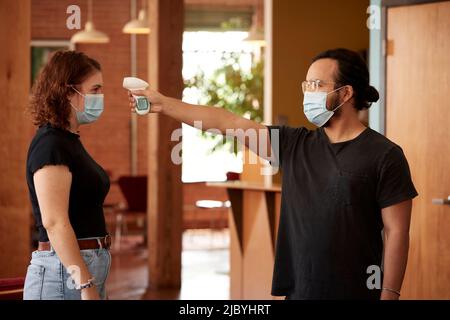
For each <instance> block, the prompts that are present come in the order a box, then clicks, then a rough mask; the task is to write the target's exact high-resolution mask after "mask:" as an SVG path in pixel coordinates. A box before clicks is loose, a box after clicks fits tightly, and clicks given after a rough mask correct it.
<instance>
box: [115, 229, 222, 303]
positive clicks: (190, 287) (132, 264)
mask: <svg viewBox="0 0 450 320" xmlns="http://www.w3.org/2000/svg"><path fill="white" fill-rule="evenodd" d="M141 243H142V238H141V237H139V236H129V237H124V238H123V240H122V243H121V248H120V250H114V249H113V250H112V257H113V262H112V265H111V272H110V275H109V278H108V282H107V291H108V296H109V299H111V300H149V299H181V300H228V299H229V282H230V278H229V232H228V229H224V230H210V229H202V230H187V231H185V232H184V234H183V252H182V285H181V290H168V291H161V290H159V291H148V290H147V279H148V276H147V249H146V248H145V247H144V246H143V245H142V244H141Z"/></svg>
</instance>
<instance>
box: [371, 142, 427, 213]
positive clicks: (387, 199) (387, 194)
mask: <svg viewBox="0 0 450 320" xmlns="http://www.w3.org/2000/svg"><path fill="white" fill-rule="evenodd" d="M417 195H418V193H417V191H416V188H415V187H414V184H413V182H412V179H411V172H410V170H409V166H408V161H407V160H406V157H405V155H404V154H403V151H402V149H401V148H400V147H399V146H395V147H393V148H392V149H390V150H389V151H388V152H387V153H386V155H385V157H384V159H383V160H382V163H381V165H380V169H379V174H378V185H377V202H378V204H379V206H380V208H386V207H389V206H392V205H394V204H397V203H400V202H402V201H405V200H409V199H413V198H415V197H416V196H417Z"/></svg>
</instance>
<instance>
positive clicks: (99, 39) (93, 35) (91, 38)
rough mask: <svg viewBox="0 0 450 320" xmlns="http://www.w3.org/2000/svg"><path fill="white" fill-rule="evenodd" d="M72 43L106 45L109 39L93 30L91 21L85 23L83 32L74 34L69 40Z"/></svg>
mask: <svg viewBox="0 0 450 320" xmlns="http://www.w3.org/2000/svg"><path fill="white" fill-rule="evenodd" d="M70 41H71V42H72V43H108V42H109V37H108V36H107V35H106V34H105V33H103V32H101V31H98V30H95V27H94V24H93V23H92V22H91V21H88V22H86V24H85V26H84V30H83V31H79V32H77V33H75V34H74V35H73V36H72V38H71V39H70Z"/></svg>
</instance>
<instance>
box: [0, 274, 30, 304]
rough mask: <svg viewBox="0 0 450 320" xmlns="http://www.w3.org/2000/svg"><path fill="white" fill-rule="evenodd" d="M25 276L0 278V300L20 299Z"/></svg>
mask: <svg viewBox="0 0 450 320" xmlns="http://www.w3.org/2000/svg"><path fill="white" fill-rule="evenodd" d="M24 284H25V278H23V277H20V278H6V279H0V300H22V299H23V286H24Z"/></svg>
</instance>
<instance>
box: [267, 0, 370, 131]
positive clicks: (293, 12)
mask: <svg viewBox="0 0 450 320" xmlns="http://www.w3.org/2000/svg"><path fill="white" fill-rule="evenodd" d="M272 6H273V11H272V19H273V23H272V32H273V36H272V39H273V40H272V41H273V61H272V71H273V75H272V76H273V85H272V121H273V123H274V124H277V123H283V124H284V123H287V124H289V125H291V126H308V127H309V128H313V126H312V125H310V124H309V123H308V121H307V120H306V117H305V116H304V115H303V111H302V110H303V107H302V102H303V94H302V89H301V83H302V81H303V80H305V77H306V73H307V71H308V68H309V65H310V63H311V60H312V58H313V57H314V56H315V55H317V54H318V53H320V52H321V51H323V50H326V49H332V48H337V47H345V48H348V49H352V50H356V51H361V50H368V48H369V29H368V28H367V26H366V21H367V18H368V14H367V13H366V11H367V8H368V6H369V1H368V0H340V1H325V0H320V1H308V0H297V1H289V0H274V1H273V3H272Z"/></svg>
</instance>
